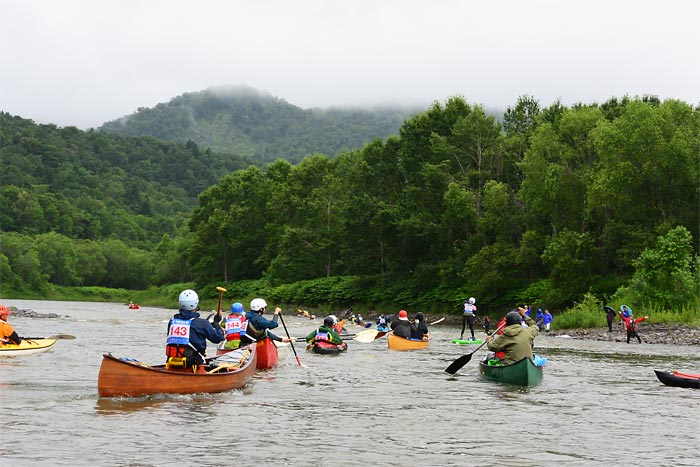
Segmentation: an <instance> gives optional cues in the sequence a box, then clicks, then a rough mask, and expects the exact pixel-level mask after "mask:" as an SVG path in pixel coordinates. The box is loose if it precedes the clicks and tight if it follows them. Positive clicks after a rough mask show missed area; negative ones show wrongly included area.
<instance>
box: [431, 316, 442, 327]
mask: <svg viewBox="0 0 700 467" xmlns="http://www.w3.org/2000/svg"><path fill="white" fill-rule="evenodd" d="M443 321H445V318H444V317H442V318H440V319H439V320H437V321H433V322H432V323H430V325H431V326H433V325H434V324H437V323H442V322H443Z"/></svg>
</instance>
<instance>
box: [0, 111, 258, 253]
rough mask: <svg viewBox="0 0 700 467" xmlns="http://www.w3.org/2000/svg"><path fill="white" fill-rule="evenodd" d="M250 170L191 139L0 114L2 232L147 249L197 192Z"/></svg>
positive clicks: (179, 218)
mask: <svg viewBox="0 0 700 467" xmlns="http://www.w3.org/2000/svg"><path fill="white" fill-rule="evenodd" d="M249 165H250V162H249V161H246V160H244V159H242V158H240V157H238V156H232V155H230V154H218V153H215V152H212V151H211V150H209V149H200V148H199V147H198V146H197V145H196V144H195V143H193V142H191V141H190V142H187V143H186V144H178V143H172V142H165V141H159V140H156V139H153V138H150V137H141V138H123V137H119V136H115V135H110V134H105V133H100V132H96V131H87V132H85V131H82V130H79V129H77V128H75V127H66V128H59V127H56V126H55V125H37V124H35V123H34V122H32V121H31V120H27V119H23V118H20V117H13V116H11V115H9V114H7V113H4V112H0V174H1V176H2V180H1V181H2V184H1V185H0V206H2V210H1V211H0V227H1V229H2V231H4V232H17V233H21V234H30V235H31V234H42V233H46V232H55V233H58V234H62V235H65V236H66V237H70V238H75V239H92V240H104V239H108V238H119V239H122V240H124V241H126V242H129V243H131V244H133V245H135V246H141V247H150V246H152V245H154V244H155V243H157V242H158V241H159V240H160V238H161V237H162V236H163V234H164V233H168V234H174V233H175V231H176V229H177V228H178V227H179V226H181V225H182V224H184V222H185V220H186V219H187V218H188V217H189V215H190V212H191V210H192V208H193V207H194V206H196V204H197V196H198V195H199V193H200V192H202V191H203V190H204V189H205V188H207V187H209V186H211V185H213V184H215V183H217V181H218V180H219V179H220V178H221V177H223V176H224V175H226V174H228V173H230V172H232V171H235V170H238V169H241V168H244V167H248V166H249Z"/></svg>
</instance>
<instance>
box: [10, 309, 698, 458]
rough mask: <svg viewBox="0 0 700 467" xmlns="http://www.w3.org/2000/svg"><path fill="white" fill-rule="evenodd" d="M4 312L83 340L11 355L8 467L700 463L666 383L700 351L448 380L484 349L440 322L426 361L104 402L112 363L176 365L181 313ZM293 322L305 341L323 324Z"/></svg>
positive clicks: (413, 358)
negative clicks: (110, 359) (104, 368)
mask: <svg viewBox="0 0 700 467" xmlns="http://www.w3.org/2000/svg"><path fill="white" fill-rule="evenodd" d="M3 304H5V305H6V306H16V307H17V308H20V309H25V308H29V309H32V310H34V311H36V312H38V313H52V312H53V313H58V314H59V315H60V316H61V317H60V318H58V319H37V318H35V319H31V318H22V317H18V316H14V315H11V316H10V320H11V323H12V324H13V325H14V326H15V329H16V330H17V332H18V333H19V334H20V335H24V336H35V337H36V336H48V335H52V334H59V333H65V334H72V335H74V336H76V339H75V340H59V341H58V342H57V343H56V345H55V346H54V348H53V349H52V350H51V351H49V352H46V353H43V354H36V355H31V356H25V357H16V358H3V359H0V403H1V404H2V408H3V415H4V416H3V419H4V420H3V421H4V427H3V436H2V443H1V444H0V461H1V462H0V464H1V465H6V466H10V465H12V466H44V465H47V466H48V465H52V466H55V465H69V466H76V465H81V466H82V465H85V466H87V465H90V466H194V465H200V466H218V465H236V466H253V465H291V466H306V465H314V466H366V465H382V466H415V465H421V466H457V465H459V466H472V465H478V466H561V465H567V466H568V465H572V466H575V465H605V466H614V465H649V466H652V465H653V466H684V465H687V466H690V465H694V466H697V465H700V422H699V421H698V416H699V415H700V391H698V390H694V389H681V388H672V387H666V386H663V385H662V384H661V383H660V382H659V381H658V380H657V379H656V376H655V375H654V372H653V370H654V369H661V370H671V369H678V370H684V371H686V372H693V373H698V372H700V348H698V347H697V346H693V347H683V346H673V345H650V344H642V345H639V344H626V343H617V342H594V341H581V340H576V339H567V338H565V337H550V336H542V337H538V338H537V340H536V341H535V350H536V351H537V353H538V354H540V355H543V356H545V357H547V358H548V359H549V363H548V364H547V366H546V367H545V377H544V381H543V383H542V384H541V385H539V386H536V387H534V388H518V387H509V386H503V385H499V384H496V383H493V382H488V381H484V380H482V379H481V378H480V376H479V374H478V365H477V363H478V360H479V356H481V355H483V353H484V349H481V350H479V351H478V352H477V353H476V354H475V355H474V358H472V360H471V361H470V362H469V363H467V364H466V365H465V366H464V367H463V368H462V369H461V370H460V371H459V372H458V373H457V374H456V375H454V376H451V375H449V374H447V373H445V372H444V369H445V368H446V367H447V366H448V365H449V364H450V363H451V362H452V361H453V360H454V359H455V358H457V357H459V356H460V355H463V354H465V353H469V352H471V351H472V350H473V349H474V347H471V348H470V347H468V346H457V345H453V344H451V339H452V338H453V337H456V336H457V334H458V330H457V329H456V328H455V327H453V326H449V325H447V326H445V325H442V324H439V325H436V326H433V327H432V328H431V336H432V340H431V344H430V349H428V350H424V351H416V352H396V351H388V350H387V348H386V340H385V339H380V340H377V341H375V342H373V343H370V344H362V343H359V342H356V341H350V342H349V350H348V351H347V352H346V353H345V354H342V355H338V356H321V355H316V354H311V353H308V352H306V351H305V350H304V348H303V346H302V345H301V344H299V343H297V344H296V346H295V349H296V350H297V352H298V354H299V358H300V361H301V362H302V364H303V366H301V367H300V366H298V365H297V362H296V360H295V358H294V355H293V354H292V352H291V351H290V348H289V347H287V348H286V349H285V348H282V349H281V352H280V365H279V367H277V368H276V369H274V370H271V371H267V372H259V373H257V375H256V376H255V377H254V378H253V380H252V381H251V382H250V384H249V385H248V386H247V387H246V388H245V389H243V390H236V391H230V392H227V393H221V394H198V395H163V396H152V397H143V398H98V396H97V374H98V371H99V367H100V363H101V361H102V354H103V353H107V352H111V353H113V354H114V355H116V356H119V357H132V358H137V359H139V360H141V361H144V362H147V363H151V364H156V363H162V362H163V358H164V350H163V346H164V338H165V328H166V326H167V320H168V318H169V317H170V316H171V315H172V314H173V313H174V310H166V309H161V308H148V307H145V308H141V309H140V310H129V309H128V308H127V307H126V305H123V304H113V303H84V302H50V301H31V300H4V302H3ZM206 314H207V313H203V315H204V316H205V315H206ZM285 323H286V324H287V328H288V329H289V332H290V334H292V335H293V336H302V335H305V334H306V333H307V332H309V331H311V330H312V329H313V328H314V327H315V326H317V325H318V324H320V319H317V320H316V321H313V322H312V321H310V320H308V319H301V318H296V317H293V316H286V318H285ZM279 330H280V332H281V333H283V332H284V331H283V329H282V327H281V326H280V328H279ZM359 330H360V328H357V329H354V330H353V329H351V330H350V331H351V332H357V331H359ZM210 345H211V344H210ZM209 354H210V355H213V354H214V350H213V345H212V347H211V349H210V352H209Z"/></svg>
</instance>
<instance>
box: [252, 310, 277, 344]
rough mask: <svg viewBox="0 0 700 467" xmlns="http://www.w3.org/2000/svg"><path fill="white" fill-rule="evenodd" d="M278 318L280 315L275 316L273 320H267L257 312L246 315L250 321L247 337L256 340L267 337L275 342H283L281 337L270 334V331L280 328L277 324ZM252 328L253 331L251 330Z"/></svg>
mask: <svg viewBox="0 0 700 467" xmlns="http://www.w3.org/2000/svg"><path fill="white" fill-rule="evenodd" d="M277 318H278V315H273V317H272V319H267V318H265V317H264V316H263V315H260V314H258V313H257V312H255V311H249V312H248V313H246V314H245V319H246V320H248V329H247V330H246V336H252V337H253V338H254V339H261V338H263V337H265V336H267V337H269V338H270V339H272V340H273V341H281V340H282V338H281V337H279V336H277V335H275V334H273V333H272V332H270V329H275V328H276V327H277V326H279V325H278V324H277ZM251 326H252V327H253V329H251Z"/></svg>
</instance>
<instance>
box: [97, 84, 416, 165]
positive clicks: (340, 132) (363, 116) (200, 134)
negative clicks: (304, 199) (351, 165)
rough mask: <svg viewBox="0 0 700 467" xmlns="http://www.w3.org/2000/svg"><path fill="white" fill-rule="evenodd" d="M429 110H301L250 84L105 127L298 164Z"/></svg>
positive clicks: (183, 99)
mask: <svg viewBox="0 0 700 467" xmlns="http://www.w3.org/2000/svg"><path fill="white" fill-rule="evenodd" d="M419 110H423V109H409V108H403V109H402V108H384V109H374V110H359V109H340V108H337V109H329V110H321V109H306V110H305V109H301V108H299V107H297V106H295V105H292V104H290V103H288V102H286V101H285V100H282V99H278V98H276V97H273V96H271V95H269V94H266V93H262V92H259V91H257V90H255V89H253V88H250V87H247V86H228V87H219V88H209V89H207V90H205V91H201V92H193V93H186V94H183V95H181V96H178V97H175V98H174V99H172V100H171V101H170V102H168V103H164V104H163V103H161V104H158V105H156V106H155V107H153V108H139V109H138V110H137V111H136V112H135V113H134V114H132V115H128V116H125V117H122V118H119V119H117V120H114V121H111V122H108V123H105V124H104V125H102V126H101V127H100V128H99V130H101V131H105V132H110V133H115V134H118V135H122V136H145V135H148V136H153V137H155V138H159V139H163V140H168V141H176V142H181V143H184V142H186V141H188V140H192V141H194V142H196V143H197V144H198V145H199V146H201V147H207V148H211V149H212V150H214V151H219V152H227V153H233V154H240V155H243V156H246V157H248V158H250V159H251V160H254V161H258V162H263V163H267V162H273V161H275V160H276V159H285V160H287V161H290V162H292V163H297V162H299V161H301V159H303V158H304V156H307V155H311V154H316V153H321V154H325V155H327V156H329V157H331V158H333V157H334V156H336V155H337V154H338V153H339V152H343V151H346V150H351V149H358V148H362V147H363V146H364V145H365V144H367V143H368V142H370V141H372V140H374V139H377V138H379V139H382V140H384V139H386V138H387V137H388V136H390V135H393V134H397V133H398V130H399V128H400V126H401V124H402V123H403V122H404V120H406V119H407V118H409V117H410V116H411V115H413V114H415V113H417V112H418V111H419Z"/></svg>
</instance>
